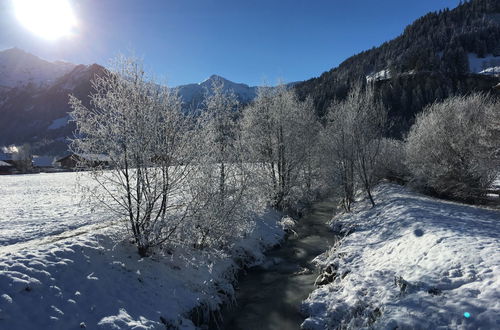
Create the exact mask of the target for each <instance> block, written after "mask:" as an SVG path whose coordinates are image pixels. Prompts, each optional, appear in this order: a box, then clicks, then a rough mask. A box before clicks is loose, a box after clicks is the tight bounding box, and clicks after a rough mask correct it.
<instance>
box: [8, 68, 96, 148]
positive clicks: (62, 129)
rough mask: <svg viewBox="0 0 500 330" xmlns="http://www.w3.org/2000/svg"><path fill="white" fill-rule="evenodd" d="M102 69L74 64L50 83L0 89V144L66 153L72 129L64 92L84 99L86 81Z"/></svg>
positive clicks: (88, 86) (87, 86)
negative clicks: (26, 145) (0, 119)
mask: <svg viewBox="0 0 500 330" xmlns="http://www.w3.org/2000/svg"><path fill="white" fill-rule="evenodd" d="M102 70H104V68H103V67H101V66H99V65H97V64H94V65H90V66H86V65H78V66H75V67H74V68H73V69H72V70H71V71H70V72H68V73H67V74H64V75H63V76H61V77H58V79H56V80H55V81H54V82H53V83H52V84H42V85H36V84H33V83H28V84H26V85H19V86H15V87H13V88H10V89H6V90H3V91H2V92H0V98H1V99H2V102H1V103H0V115H1V117H2V121H0V132H1V134H0V146H2V145H10V144H16V145H21V144H24V143H29V144H31V147H32V150H33V151H34V152H36V153H37V154H46V155H58V154H61V153H64V152H66V150H67V144H68V137H71V136H72V134H73V131H74V128H75V127H74V125H72V124H68V120H69V117H68V111H70V108H69V105H68V95H69V94H73V95H75V96H77V97H78V98H81V99H83V100H86V99H87V95H89V93H90V91H91V84H90V80H91V79H92V78H93V77H94V76H95V75H97V74H99V73H100V72H102Z"/></svg>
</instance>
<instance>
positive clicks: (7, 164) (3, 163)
mask: <svg viewBox="0 0 500 330" xmlns="http://www.w3.org/2000/svg"><path fill="white" fill-rule="evenodd" d="M0 166H12V165H10V164H9V163H6V162H4V161H3V160H0Z"/></svg>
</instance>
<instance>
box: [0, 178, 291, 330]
mask: <svg viewBox="0 0 500 330" xmlns="http://www.w3.org/2000/svg"><path fill="white" fill-rule="evenodd" d="M75 176H76V174H75V173H64V174H59V173H57V174H43V175H32V176H16V177H15V178H16V179H17V181H16V180H13V181H12V182H10V181H8V180H6V181H2V183H1V187H0V188H2V193H3V194H0V329H9V330H16V329H34V328H36V329H65V330H66V329H81V328H87V329H157V328H158V329H165V327H166V326H167V328H168V326H172V327H174V328H186V329H191V328H194V324H193V323H192V322H191V316H193V315H190V313H191V312H192V311H193V310H196V311H197V312H206V311H208V310H212V311H213V310H215V309H216V308H217V307H218V306H219V305H220V304H221V303H223V300H224V299H225V294H227V295H229V296H230V295H231V293H232V291H233V287H232V281H233V280H234V276H235V274H236V272H237V271H238V269H239V267H241V266H242V264H245V263H246V264H256V263H259V262H260V261H262V260H263V258H264V256H263V252H264V250H265V249H266V248H268V247H270V246H273V245H275V244H277V243H279V241H280V240H282V239H283V237H284V231H283V228H282V226H281V225H280V223H279V220H280V218H281V215H280V214H279V213H277V212H274V211H266V212H264V213H263V214H259V215H256V220H255V226H254V228H253V230H252V231H251V233H250V234H249V235H247V237H246V238H245V239H243V240H241V241H239V242H238V243H237V244H236V246H235V247H234V249H233V251H232V252H231V253H230V254H225V255H223V254H220V253H209V252H207V251H200V250H195V249H187V248H185V247H184V248H181V247H177V248H176V247H175V246H172V250H171V254H166V255H165V256H153V257H151V258H144V259H141V258H140V257H139V256H138V254H137V249H136V247H135V246H134V245H132V244H130V243H129V242H128V241H127V240H124V239H123V237H127V236H126V235H124V233H123V232H122V231H121V230H122V226H118V225H116V224H113V223H112V222H110V221H109V213H100V212H91V211H90V210H88V209H86V208H85V207H84V206H83V205H80V204H79V203H78V200H79V198H78V196H77V195H78V192H77V191H76V190H75V187H74V186H73V183H74V180H75ZM2 180H3V179H2ZM203 317H204V315H201V316H200V315H195V317H194V318H196V319H200V318H201V319H203Z"/></svg>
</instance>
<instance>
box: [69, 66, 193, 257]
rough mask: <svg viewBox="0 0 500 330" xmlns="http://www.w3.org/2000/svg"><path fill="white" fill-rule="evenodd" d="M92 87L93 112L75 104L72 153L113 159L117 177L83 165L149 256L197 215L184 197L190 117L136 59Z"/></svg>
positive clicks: (103, 169) (73, 100) (111, 164)
mask: <svg viewBox="0 0 500 330" xmlns="http://www.w3.org/2000/svg"><path fill="white" fill-rule="evenodd" d="M92 86H93V89H94V92H93V94H91V95H90V106H89V107H87V106H85V105H84V104H83V103H82V101H81V100H78V99H77V98H75V97H73V96H72V97H71V98H70V104H71V107H72V109H73V111H72V113H71V116H72V118H73V120H74V121H75V123H76V126H77V132H76V137H75V138H74V140H73V141H72V144H71V148H72V150H73V151H74V152H76V153H85V154H105V155H106V156H107V159H108V160H109V164H107V165H109V167H110V169H109V170H108V169H107V168H106V167H104V166H95V164H94V163H88V162H85V160H82V164H81V165H82V166H84V167H85V168H87V169H88V170H89V171H90V174H91V175H92V177H93V178H94V179H95V181H96V182H97V183H98V185H99V186H100V188H101V191H103V192H104V194H103V196H100V197H101V198H100V199H101V201H102V202H103V203H105V205H106V206H108V207H109V208H110V209H111V210H112V211H114V212H115V213H116V214H118V215H119V216H122V217H124V218H125V219H127V221H126V222H125V223H126V226H127V228H128V230H130V232H131V233H132V236H133V238H134V239H135V242H136V244H137V247H138V252H139V254H140V255H141V256H147V255H148V254H150V253H151V249H152V248H154V247H156V246H159V245H161V244H163V243H165V242H166V241H168V240H169V238H171V237H172V235H173V234H174V233H175V231H176V230H177V228H178V227H179V225H180V224H181V222H182V220H183V219H184V218H185V217H186V215H187V212H188V209H189V207H188V206H186V204H185V199H183V198H182V194H183V184H184V181H185V178H186V177H187V175H188V174H189V172H190V169H191V167H190V166H189V163H190V162H191V158H192V155H191V151H192V149H191V144H190V140H189V134H187V132H188V128H189V121H190V118H189V117H186V116H185V115H184V114H183V113H182V112H181V101H180V99H179V97H178V96H177V95H176V93H175V92H173V91H172V90H171V89H168V88H166V87H162V86H159V85H157V84H155V83H154V81H153V80H152V79H151V78H149V77H148V76H147V75H146V73H145V72H144V70H143V67H142V64H141V62H140V61H138V60H137V59H135V58H125V57H119V58H117V59H116V61H115V62H114V63H113V69H112V70H110V71H107V72H105V73H104V74H103V75H102V76H99V77H95V79H94V80H93V82H92ZM94 193H95V192H94Z"/></svg>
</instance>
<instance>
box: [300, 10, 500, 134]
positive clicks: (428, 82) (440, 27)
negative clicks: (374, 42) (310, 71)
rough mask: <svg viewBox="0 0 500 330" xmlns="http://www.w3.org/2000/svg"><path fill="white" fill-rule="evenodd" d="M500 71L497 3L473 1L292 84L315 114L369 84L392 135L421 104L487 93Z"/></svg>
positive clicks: (430, 16)
mask: <svg viewBox="0 0 500 330" xmlns="http://www.w3.org/2000/svg"><path fill="white" fill-rule="evenodd" d="M498 73H500V2H498V1H497V0H473V1H470V2H465V3H463V4H462V5H460V6H458V7H457V8H455V9H453V10H448V9H446V10H443V11H439V12H434V13H429V14H427V15H425V16H423V17H421V18H419V19H418V20H416V21H415V22H414V23H413V24H411V25H410V26H408V27H407V28H406V29H405V30H404V32H403V33H402V34H401V35H400V36H399V37H397V38H396V39H394V40H391V41H388V42H386V43H384V44H383V45H381V46H380V47H377V48H372V49H370V50H367V51H364V52H362V53H360V54H358V55H355V56H352V57H350V58H348V59H347V60H345V61H344V62H343V63H341V64H340V65H339V66H338V67H336V68H334V69H331V70H330V71H328V72H325V73H323V74H322V75H321V76H320V77H317V78H313V79H310V80H307V81H304V82H302V83H299V84H297V85H296V89H297V91H298V93H299V95H300V96H301V97H302V98H305V97H306V96H308V95H309V96H311V97H312V98H313V99H314V101H315V105H316V109H317V111H318V114H319V115H324V114H325V113H326V110H327V108H328V106H329V104H330V102H331V101H332V100H333V99H336V98H339V99H342V98H343V97H345V95H346V93H347V91H348V90H349V88H350V87H351V86H352V85H353V84H355V83H358V82H361V83H373V84H374V85H375V86H376V88H377V89H378V91H379V95H380V97H381V99H382V101H383V102H384V103H385V104H386V105H387V106H388V107H389V108H390V111H391V115H392V118H393V119H397V120H396V122H397V125H396V127H395V129H396V131H395V135H398V134H401V133H402V132H404V131H406V129H407V128H408V127H409V125H410V124H411V122H412V120H413V117H414V115H415V113H417V112H418V111H420V110H421V109H422V108H423V107H424V106H425V105H427V104H429V103H432V102H434V101H436V100H442V99H444V98H446V97H448V96H450V95H455V94H466V93H469V92H472V91H490V90H491V87H492V86H493V85H495V84H496V83H497V82H498V81H499V79H498Z"/></svg>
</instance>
